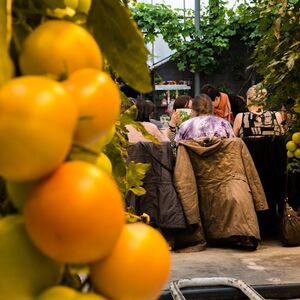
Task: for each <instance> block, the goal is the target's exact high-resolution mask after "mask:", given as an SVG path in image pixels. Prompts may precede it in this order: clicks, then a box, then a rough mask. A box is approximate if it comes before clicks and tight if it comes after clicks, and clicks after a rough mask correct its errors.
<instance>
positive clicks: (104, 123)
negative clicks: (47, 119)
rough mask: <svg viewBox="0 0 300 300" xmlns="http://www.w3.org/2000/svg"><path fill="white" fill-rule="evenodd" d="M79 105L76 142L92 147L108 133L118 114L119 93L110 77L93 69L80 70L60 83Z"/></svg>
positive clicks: (119, 104)
mask: <svg viewBox="0 0 300 300" xmlns="http://www.w3.org/2000/svg"><path fill="white" fill-rule="evenodd" d="M63 84H64V86H65V88H66V89H67V90H68V91H69V92H70V94H71V95H72V96H73V98H74V101H75V102H76V104H77V106H78V111H79V122H78V125H77V129H76V132H75V135H74V139H75V141H76V142H79V143H82V144H91V143H93V142H96V141H97V139H98V138H99V137H101V136H102V135H105V134H107V133H108V131H109V130H111V128H112V126H113V125H114V124H115V122H116V120H117V118H118V117H119V114H120V106H121V97H120V92H119V89H118V87H117V85H116V84H115V82H114V81H113V80H112V79H111V77H110V76H109V75H108V74H107V73H105V72H102V71H99V70H96V69H81V70H78V71H76V72H74V73H72V74H71V75H70V77H69V78H68V80H66V81H64V82H63Z"/></svg>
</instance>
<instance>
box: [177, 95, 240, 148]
mask: <svg viewBox="0 0 300 300" xmlns="http://www.w3.org/2000/svg"><path fill="white" fill-rule="evenodd" d="M192 110H193V112H192V116H193V117H192V118H191V119H189V120H187V121H185V122H183V123H182V124H181V126H180V128H179V130H178V132H177V134H176V136H175V142H176V143H178V142H179V141H180V140H190V139H192V140H196V141H197V140H198V139H203V138H213V137H220V138H233V137H235V134H234V132H233V130H232V126H231V124H230V123H229V122H228V121H227V120H225V119H223V118H220V117H217V116H215V115H214V106H213V102H212V100H211V99H210V98H209V96H208V95H206V94H200V95H199V96H196V97H195V98H194V99H193V102H192Z"/></svg>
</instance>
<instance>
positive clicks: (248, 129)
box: [239, 111, 282, 137]
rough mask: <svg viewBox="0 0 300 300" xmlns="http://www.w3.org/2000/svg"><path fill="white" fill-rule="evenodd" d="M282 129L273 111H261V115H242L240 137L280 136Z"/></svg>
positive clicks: (248, 113)
mask: <svg viewBox="0 0 300 300" xmlns="http://www.w3.org/2000/svg"><path fill="white" fill-rule="evenodd" d="M281 134H282V128H281V126H280V125H279V123H278V120H277V117H276V112H275V111H263V112H262V113H261V114H256V113H253V112H245V113H242V125H241V128H240V131H239V136H240V137H255V136H272V135H281Z"/></svg>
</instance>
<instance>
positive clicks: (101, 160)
mask: <svg viewBox="0 0 300 300" xmlns="http://www.w3.org/2000/svg"><path fill="white" fill-rule="evenodd" d="M96 166H97V167H99V168H100V169H102V170H104V171H106V172H107V173H108V174H111V173H112V163H111V161H110V159H109V158H108V156H107V155H106V154H105V153H103V152H101V153H100V154H99V156H98V158H97V161H96Z"/></svg>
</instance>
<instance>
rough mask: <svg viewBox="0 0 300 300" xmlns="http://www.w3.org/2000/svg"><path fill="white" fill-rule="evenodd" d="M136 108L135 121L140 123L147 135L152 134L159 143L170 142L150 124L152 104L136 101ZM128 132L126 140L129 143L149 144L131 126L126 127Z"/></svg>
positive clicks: (147, 140)
mask: <svg viewBox="0 0 300 300" xmlns="http://www.w3.org/2000/svg"><path fill="white" fill-rule="evenodd" d="M136 106H137V109H138V115H137V118H136V121H139V122H141V124H142V125H143V126H144V128H145V129H146V130H147V131H148V133H150V134H152V135H153V136H154V137H155V138H156V139H157V140H158V141H160V142H170V140H169V139H168V138H167V137H166V136H164V135H163V134H162V133H161V132H160V131H159V129H158V127H157V126H156V125H155V124H153V123H151V122H150V117H151V115H152V113H153V107H154V106H153V103H152V102H151V101H149V100H148V101H146V100H137V101H136ZM126 129H127V130H128V140H129V142H130V143H138V142H151V141H150V140H149V139H147V138H146V137H144V136H143V134H142V133H141V132H140V131H138V130H137V129H136V128H134V127H133V125H131V124H127V125H126Z"/></svg>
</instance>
